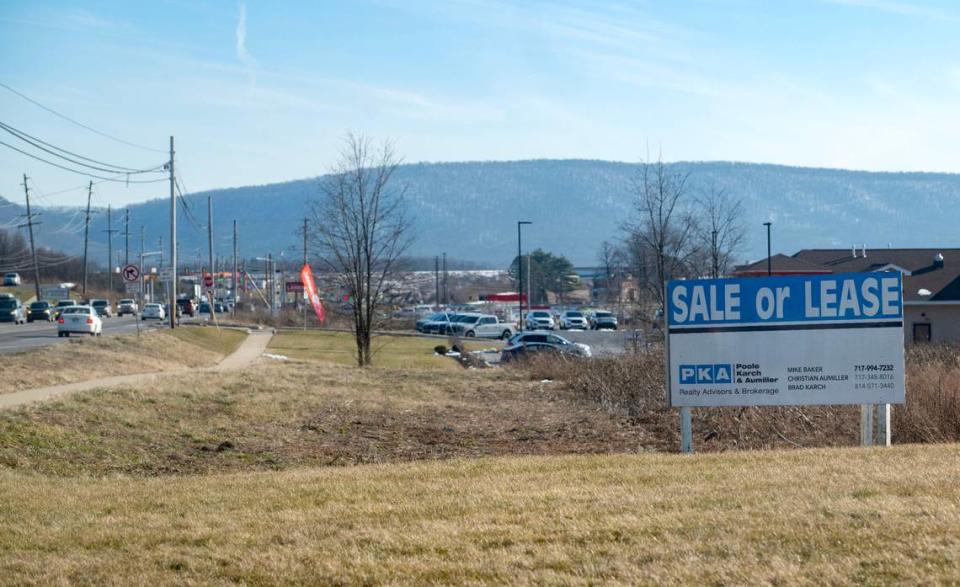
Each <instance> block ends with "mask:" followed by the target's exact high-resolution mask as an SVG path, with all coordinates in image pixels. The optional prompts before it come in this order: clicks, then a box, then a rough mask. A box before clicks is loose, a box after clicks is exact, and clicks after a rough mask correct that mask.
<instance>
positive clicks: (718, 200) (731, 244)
mask: <svg viewBox="0 0 960 587" xmlns="http://www.w3.org/2000/svg"><path fill="white" fill-rule="evenodd" d="M697 205H698V208H700V210H701V218H700V223H699V240H700V242H701V248H702V249H703V250H704V251H705V252H706V253H707V257H708V261H709V263H710V275H711V277H714V278H716V277H720V276H722V275H726V274H727V273H729V271H730V269H731V265H732V261H733V256H734V255H735V254H736V253H737V252H738V251H739V250H740V248H741V247H742V246H743V243H744V241H746V238H747V229H746V226H745V225H744V222H743V218H744V214H743V201H742V200H739V199H733V198H731V197H730V196H729V195H727V193H726V192H725V191H724V190H723V188H720V187H717V185H716V184H713V185H711V186H710V187H709V188H708V189H707V190H706V191H705V192H704V194H703V195H702V196H701V197H700V198H698V200H697Z"/></svg>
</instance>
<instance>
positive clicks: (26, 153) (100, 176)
mask: <svg viewBox="0 0 960 587" xmlns="http://www.w3.org/2000/svg"><path fill="white" fill-rule="evenodd" d="M0 145H3V146H4V147H7V148H9V149H13V150H14V151H16V152H18V153H22V154H24V155H26V156H27V157H31V158H33V159H36V160H37V161H40V162H42V163H46V164H47V165H52V166H54V167H59V168H60V169H63V170H65V171H71V172H73V173H76V174H78V175H85V176H87V177H92V178H95V179H99V180H102V181H114V182H117V183H158V182H161V181H167V179H165V178H160V179H129V178H128V179H125V180H124V179H116V178H112V177H103V176H102V175H94V174H93V173H89V172H87V171H81V170H78V169H72V168H70V167H66V166H63V165H60V164H59V163H54V162H53V161H47V160H46V159H44V158H42V157H38V156H36V155H34V154H33V153H28V152H26V151H24V150H22V149H18V148H16V147H14V146H13V145H11V144H9V143H5V142H3V141H0ZM118 175H129V174H118Z"/></svg>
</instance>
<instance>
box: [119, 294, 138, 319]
mask: <svg viewBox="0 0 960 587" xmlns="http://www.w3.org/2000/svg"><path fill="white" fill-rule="evenodd" d="M139 313H140V308H139V307H138V306H137V301H136V300H131V299H129V298H124V299H122V300H120V301H119V302H117V316H121V317H122V316H123V315H124V314H132V315H134V316H136V315H137V314H139Z"/></svg>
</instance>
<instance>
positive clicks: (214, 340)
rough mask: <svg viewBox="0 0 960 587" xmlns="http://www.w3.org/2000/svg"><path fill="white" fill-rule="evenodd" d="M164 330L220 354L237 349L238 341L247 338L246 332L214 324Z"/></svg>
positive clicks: (240, 341) (227, 353)
mask: <svg viewBox="0 0 960 587" xmlns="http://www.w3.org/2000/svg"><path fill="white" fill-rule="evenodd" d="M166 332H168V333H169V334H172V335H173V336H175V337H176V338H178V339H180V340H182V341H183V342H186V343H190V344H195V345H197V346H199V347H202V348H205V349H207V350H208V351H213V352H215V353H220V354H222V355H229V354H230V353H232V352H233V351H235V350H237V347H239V346H240V343H242V342H243V341H244V340H246V338H247V333H246V332H243V331H242V330H235V329H232V328H217V327H215V326H181V327H180V328H174V329H171V330H168V331H166Z"/></svg>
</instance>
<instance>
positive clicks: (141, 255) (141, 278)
mask: <svg viewBox="0 0 960 587" xmlns="http://www.w3.org/2000/svg"><path fill="white" fill-rule="evenodd" d="M128 210H129V208H128ZM144 271H145V268H144V266H143V225H142V224H141V225H140V311H141V312H142V311H143V303H144V302H145V301H146V298H145V297H144V291H143V273H144ZM150 301H151V302H152V301H153V300H150ZM134 318H136V316H134Z"/></svg>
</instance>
